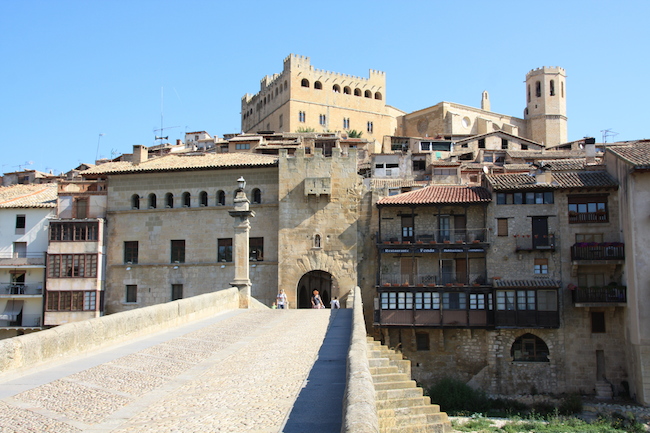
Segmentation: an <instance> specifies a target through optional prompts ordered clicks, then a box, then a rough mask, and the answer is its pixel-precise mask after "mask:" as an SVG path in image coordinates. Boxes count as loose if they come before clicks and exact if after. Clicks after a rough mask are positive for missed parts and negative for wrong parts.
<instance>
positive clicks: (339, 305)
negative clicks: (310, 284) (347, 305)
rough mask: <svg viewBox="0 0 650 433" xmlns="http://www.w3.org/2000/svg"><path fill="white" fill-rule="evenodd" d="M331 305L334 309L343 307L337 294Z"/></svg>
mask: <svg viewBox="0 0 650 433" xmlns="http://www.w3.org/2000/svg"><path fill="white" fill-rule="evenodd" d="M330 307H331V308H332V310H337V309H339V308H341V304H339V300H338V299H337V298H336V296H334V299H332V300H331V301H330Z"/></svg>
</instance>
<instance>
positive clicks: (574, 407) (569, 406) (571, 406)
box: [558, 394, 582, 415]
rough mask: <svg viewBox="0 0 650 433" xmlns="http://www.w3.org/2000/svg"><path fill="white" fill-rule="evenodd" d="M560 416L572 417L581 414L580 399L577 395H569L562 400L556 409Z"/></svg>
mask: <svg viewBox="0 0 650 433" xmlns="http://www.w3.org/2000/svg"><path fill="white" fill-rule="evenodd" d="M558 409H559V411H560V414H562V415H573V414H574V413H580V412H582V397H580V395H579V394H569V395H568V396H566V397H564V398H563V399H562V402H560V407H559V408H558Z"/></svg>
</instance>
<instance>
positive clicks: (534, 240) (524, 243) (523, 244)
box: [514, 233, 555, 251]
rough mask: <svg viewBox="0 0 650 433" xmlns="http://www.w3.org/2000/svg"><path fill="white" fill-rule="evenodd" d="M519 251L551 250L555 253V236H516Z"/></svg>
mask: <svg viewBox="0 0 650 433" xmlns="http://www.w3.org/2000/svg"><path fill="white" fill-rule="evenodd" d="M514 238H515V246H516V249H517V251H533V250H550V251H555V235H554V234H552V233H551V234H546V235H515V236H514Z"/></svg>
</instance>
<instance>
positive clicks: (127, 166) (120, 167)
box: [82, 152, 278, 175]
mask: <svg viewBox="0 0 650 433" xmlns="http://www.w3.org/2000/svg"><path fill="white" fill-rule="evenodd" d="M277 162H278V157H277V156H274V155H262V154H257V153H249V152H246V153H243V152H233V153H201V154H181V155H176V154H174V155H166V156H161V157H158V158H151V159H148V160H147V161H144V162H142V163H140V164H133V163H131V162H128V161H118V162H109V163H106V164H102V165H99V166H97V167H92V168H90V169H88V170H85V171H83V172H82V174H83V175H89V174H125V173H143V172H144V173H146V172H160V171H187V170H205V169H219V168H231V167H264V166H266V167H271V166H274V165H277Z"/></svg>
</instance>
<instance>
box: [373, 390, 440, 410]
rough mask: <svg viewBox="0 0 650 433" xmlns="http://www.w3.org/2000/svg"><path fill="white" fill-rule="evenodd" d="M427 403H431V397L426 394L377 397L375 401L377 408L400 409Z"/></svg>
mask: <svg viewBox="0 0 650 433" xmlns="http://www.w3.org/2000/svg"><path fill="white" fill-rule="evenodd" d="M378 392H385V391H378ZM428 404H431V399H430V398H429V397H427V396H423V397H402V398H394V399H384V400H379V399H377V401H376V405H377V410H384V409H401V408H407V407H413V406H426V405H428Z"/></svg>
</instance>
